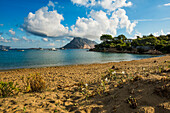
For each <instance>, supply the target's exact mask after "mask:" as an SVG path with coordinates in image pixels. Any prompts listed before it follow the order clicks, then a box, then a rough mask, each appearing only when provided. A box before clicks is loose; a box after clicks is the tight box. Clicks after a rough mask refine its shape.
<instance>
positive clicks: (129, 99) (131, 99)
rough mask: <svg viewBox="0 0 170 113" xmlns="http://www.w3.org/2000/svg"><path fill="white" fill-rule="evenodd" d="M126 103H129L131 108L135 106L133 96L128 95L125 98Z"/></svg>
mask: <svg viewBox="0 0 170 113" xmlns="http://www.w3.org/2000/svg"><path fill="white" fill-rule="evenodd" d="M127 103H129V105H130V107H131V108H133V109H135V108H137V102H136V99H135V98H133V97H131V96H129V98H128V99H127Z"/></svg>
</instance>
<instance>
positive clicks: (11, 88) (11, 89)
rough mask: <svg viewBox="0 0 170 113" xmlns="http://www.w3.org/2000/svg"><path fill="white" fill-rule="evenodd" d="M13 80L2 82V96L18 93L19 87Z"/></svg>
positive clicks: (0, 86) (0, 93)
mask: <svg viewBox="0 0 170 113" xmlns="http://www.w3.org/2000/svg"><path fill="white" fill-rule="evenodd" d="M16 86H17V84H15V85H14V83H13V82H0V97H8V96H11V95H14V94H18V92H19V89H18V88H17V87H16Z"/></svg>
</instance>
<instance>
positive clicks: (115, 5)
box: [99, 0, 132, 11]
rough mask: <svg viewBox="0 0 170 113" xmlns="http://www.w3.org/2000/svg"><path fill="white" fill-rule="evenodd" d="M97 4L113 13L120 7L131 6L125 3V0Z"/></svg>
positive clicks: (111, 0) (105, 0)
mask: <svg viewBox="0 0 170 113" xmlns="http://www.w3.org/2000/svg"><path fill="white" fill-rule="evenodd" d="M99 3H100V5H101V6H102V7H103V8H104V9H108V10H110V11H114V10H116V9H118V8H121V7H129V6H132V2H126V0H101V2H99Z"/></svg>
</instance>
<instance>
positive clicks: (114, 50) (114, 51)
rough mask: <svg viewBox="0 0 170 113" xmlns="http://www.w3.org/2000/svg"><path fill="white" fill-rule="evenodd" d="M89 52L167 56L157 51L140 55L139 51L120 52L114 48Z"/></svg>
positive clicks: (149, 51)
mask: <svg viewBox="0 0 170 113" xmlns="http://www.w3.org/2000/svg"><path fill="white" fill-rule="evenodd" d="M89 51H93V52H106V53H129V54H139V55H140V54H141V55H166V54H164V53H162V52H160V51H157V50H148V51H147V52H143V53H139V52H137V51H127V50H126V51H119V50H116V49H112V48H108V49H99V50H97V49H95V48H93V49H90V50H89Z"/></svg>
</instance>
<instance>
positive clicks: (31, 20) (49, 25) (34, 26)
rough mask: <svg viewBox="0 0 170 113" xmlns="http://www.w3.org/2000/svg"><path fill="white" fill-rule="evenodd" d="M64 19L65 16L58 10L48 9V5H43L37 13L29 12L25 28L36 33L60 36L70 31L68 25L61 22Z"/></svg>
mask: <svg viewBox="0 0 170 113" xmlns="http://www.w3.org/2000/svg"><path fill="white" fill-rule="evenodd" d="M63 20H64V18H63V16H62V15H61V14H59V13H58V12H57V11H56V10H53V11H48V7H42V8H40V9H39V10H38V11H36V12H35V14H33V13H32V12H30V13H29V14H28V17H27V18H26V19H25V20H24V24H23V28H24V29H25V30H26V31H28V32H30V33H32V34H35V35H41V36H48V37H60V36H64V35H65V34H67V33H68V27H64V26H63V25H62V24H61V21H63Z"/></svg>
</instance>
